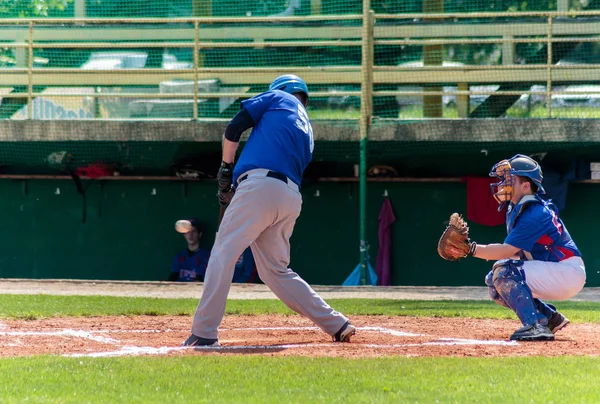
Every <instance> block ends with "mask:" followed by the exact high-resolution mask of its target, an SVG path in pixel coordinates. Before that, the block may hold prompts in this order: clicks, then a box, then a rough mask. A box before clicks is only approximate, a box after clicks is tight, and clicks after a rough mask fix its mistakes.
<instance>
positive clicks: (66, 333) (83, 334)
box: [0, 329, 120, 345]
mask: <svg viewBox="0 0 600 404" xmlns="http://www.w3.org/2000/svg"><path fill="white" fill-rule="evenodd" d="M2 335H5V336H19V337H25V336H29V337H31V336H36V337H43V336H48V337H76V338H83V339H89V340H91V341H96V342H101V343H103V344H113V345H114V344H118V343H119V342H120V341H119V340H116V339H113V338H107V337H102V336H95V335H92V333H91V332H88V331H83V330H78V331H75V330H70V329H65V330H61V331H0V336H2Z"/></svg>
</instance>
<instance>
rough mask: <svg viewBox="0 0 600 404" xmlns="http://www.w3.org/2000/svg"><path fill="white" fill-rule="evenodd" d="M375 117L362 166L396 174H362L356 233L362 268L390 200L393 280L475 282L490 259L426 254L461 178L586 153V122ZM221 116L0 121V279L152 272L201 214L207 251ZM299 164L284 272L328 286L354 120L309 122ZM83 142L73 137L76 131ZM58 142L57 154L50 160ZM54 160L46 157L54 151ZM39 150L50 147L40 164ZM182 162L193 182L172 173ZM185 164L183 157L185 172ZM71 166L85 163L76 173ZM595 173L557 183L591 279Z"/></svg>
mask: <svg viewBox="0 0 600 404" xmlns="http://www.w3.org/2000/svg"><path fill="white" fill-rule="evenodd" d="M501 123H502V125H500V124H499V120H478V119H471V120H444V119H440V120H435V119H433V120H428V121H415V122H405V121H396V120H394V121H392V120H377V121H376V122H375V124H374V126H373V130H372V134H371V139H370V141H369V156H368V157H369V166H373V165H389V166H393V167H394V168H395V169H396V170H397V172H398V175H397V177H393V178H388V177H379V178H374V177H370V178H369V182H368V187H367V192H368V195H367V197H368V199H367V209H368V210H367V223H366V226H367V240H368V241H369V243H370V249H369V254H370V257H371V264H372V265H374V264H375V259H376V255H377V249H378V242H377V231H378V220H377V219H378V215H379V211H380V209H381V205H382V203H383V200H384V198H385V196H384V195H387V196H389V197H390V199H391V202H392V205H393V208H394V212H395V215H396V219H397V220H396V222H395V223H394V225H393V227H392V228H393V234H392V241H393V253H392V257H391V258H392V280H393V284H394V285H431V286H437V285H453V286H459V285H482V282H483V276H484V275H485V273H486V272H487V271H488V268H489V266H490V265H491V263H485V262H483V261H481V260H465V261H464V262H461V263H449V262H445V261H443V260H442V259H441V258H439V256H438V255H437V252H436V245H437V240H438V238H439V235H440V234H441V231H442V230H443V228H444V226H445V224H444V222H445V221H446V220H447V218H448V216H449V214H450V213H452V212H454V211H458V212H465V211H466V192H465V183H464V182H461V178H462V177H463V176H466V175H476V176H486V175H487V173H488V170H489V168H490V167H491V166H492V165H493V164H494V163H495V162H497V161H498V160H500V159H502V158H507V157H511V156H513V155H514V154H516V153H525V154H533V153H545V156H544V159H543V160H542V165H543V166H545V165H546V166H548V167H551V168H552V169H554V170H558V171H561V170H563V171H564V170H566V169H567V167H568V166H569V164H571V162H572V161H573V159H575V158H578V159H580V160H581V159H584V160H586V161H594V160H596V161H598V160H600V144H599V141H598V139H596V138H595V136H594V135H593V134H594V133H597V132H598V130H599V129H600V128H599V127H598V125H600V124H599V123H598V122H597V121H596V120H589V119H582V120H577V119H568V120H556V119H552V120H545V119H541V120H527V119H523V120H518V119H511V120H502V121H501ZM225 124H226V123H225V122H203V121H199V122H190V121H186V122H183V121H164V122H153V121H143V122H142V121H140V122H133V121H96V120H94V121H81V120H80V121H66V120H57V121H36V120H33V121H4V122H3V124H2V125H1V126H0V139H2V140H3V142H2V148H0V158H1V159H2V161H3V166H2V168H1V174H0V187H1V189H2V196H3V197H2V198H0V204H2V209H0V216H1V218H0V219H1V222H2V223H3V231H2V238H3V240H2V241H3V242H2V243H0V250H1V251H0V277H3V278H75V279H131V280H164V279H166V277H167V275H168V271H169V266H170V263H171V259H172V257H173V255H174V254H175V252H176V251H177V250H178V249H181V248H182V246H183V240H182V239H181V237H180V235H179V234H177V233H176V232H175V231H174V230H173V224H174V222H175V220H177V219H179V218H181V217H182V216H188V215H195V216H198V217H199V218H200V219H201V220H204V221H206V223H207V225H208V226H207V232H206V237H205V238H204V240H203V242H204V246H205V247H210V245H211V243H212V235H214V232H215V230H216V223H217V216H218V211H219V207H218V204H217V201H216V198H215V196H214V195H215V183H214V180H212V179H211V178H210V177H211V176H213V175H214V174H215V173H216V169H217V167H218V161H219V160H218V159H219V152H220V136H221V134H222V133H223V129H224V125H225ZM313 127H314V132H315V138H316V145H315V154H314V160H313V163H311V165H310V167H309V169H308V170H307V173H306V178H305V180H306V181H305V184H304V188H303V197H304V206H303V212H302V215H301V217H300V219H299V221H298V224H297V226H296V229H295V233H294V235H293V238H292V262H291V267H292V268H293V269H294V270H296V271H298V272H299V273H300V274H301V275H302V276H303V277H304V278H305V279H306V280H307V281H308V282H310V283H313V284H324V285H327V284H341V283H342V282H343V280H344V279H345V278H346V276H347V275H348V274H349V273H350V272H351V271H352V269H353V268H354V267H355V266H356V263H357V262H358V259H359V250H358V244H359V220H358V212H359V200H358V199H359V198H358V196H359V184H358V181H357V178H356V177H355V176H354V164H355V163H356V162H357V161H358V152H359V144H358V138H359V135H358V127H357V123H356V122H355V121H339V120H338V121H315V122H314V124H313ZM84 139H86V140H84ZM61 151H68V153H67V154H66V155H62V154H61V153H60V152H61ZM57 155H58V156H63V157H65V156H66V157H65V159H64V160H60V159H59V160H56V156H57ZM49 156H54V158H55V159H54V160H52V159H50V160H52V161H50V160H49ZM97 161H103V162H110V164H111V166H112V168H113V169H115V170H117V171H118V172H119V174H120V175H118V176H103V177H100V178H97V179H94V180H88V179H86V177H85V176H82V177H81V182H80V184H79V185H80V186H77V183H76V182H75V181H73V179H72V176H71V174H72V172H73V171H74V170H77V169H79V168H82V167H84V168H85V167H88V166H90V165H92V166H93V165H94V163H95V162H97ZM190 162H194V164H193V167H192V168H194V169H195V170H196V171H198V172H200V173H204V174H200V177H205V178H201V179H188V180H184V179H182V178H180V177H178V176H177V175H176V172H175V170H177V169H180V168H181V167H185V166H186V165H187V164H189V163H190ZM189 167H191V166H188V168H189ZM80 173H85V171H83V172H82V171H80ZM598 200H600V187H599V186H598V184H597V181H594V180H584V181H578V182H573V183H570V184H569V191H568V195H567V206H566V208H565V210H564V211H563V212H562V217H563V218H564V220H565V222H566V224H567V227H568V229H569V231H570V232H571V234H572V235H573V237H574V239H575V240H576V242H577V243H578V245H579V247H580V249H581V251H582V253H583V255H584V259H585V262H586V265H587V270H588V282H587V286H598V284H600V277H599V276H598V275H597V273H598V271H599V270H600V253H599V252H598V251H597V249H596V248H595V233H594V232H595V228H596V227H597V226H598V225H599V224H600V223H597V222H600V217H599V216H598V215H597V213H596V209H597V206H598ZM471 230H472V235H473V238H474V239H476V240H477V241H480V242H482V243H488V242H493V241H497V240H501V239H503V237H504V234H505V230H504V228H503V226H495V227H486V226H481V225H477V224H471Z"/></svg>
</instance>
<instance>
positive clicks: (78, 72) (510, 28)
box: [0, 0, 600, 172]
mask: <svg viewBox="0 0 600 404" xmlns="http://www.w3.org/2000/svg"><path fill="white" fill-rule="evenodd" d="M371 8H372V10H373V12H374V13H375V18H374V27H375V29H374V36H373V37H372V38H371V40H372V43H373V49H374V52H373V90H374V94H373V103H372V104H373V111H372V112H373V116H374V123H373V125H374V128H378V127H382V126H390V125H400V126H401V125H410V124H411V122H414V121H422V120H426V121H428V120H438V119H439V118H450V119H455V118H465V119H467V118H499V121H498V123H497V125H498V128H500V127H501V126H502V121H501V120H503V119H506V118H509V119H511V118H512V119H517V118H519V119H520V118H532V119H535V118H597V117H600V112H599V111H600V109H599V108H598V106H599V105H600V85H598V75H597V68H598V65H600V47H599V46H598V40H597V32H598V30H599V29H600V28H599V27H600V14H599V15H597V16H596V15H594V14H593V13H592V14H590V13H588V14H581V12H590V11H594V10H600V0H590V1H586V2H583V1H581V2H580V1H577V2H575V1H570V0H546V1H529V2H523V1H516V0H515V1H512V0H511V1H494V0H464V1H452V0H446V1H441V0H374V1H372V4H371ZM555 11H571V12H572V14H570V15H568V16H565V15H553V16H549V15H548V14H546V12H555ZM362 12H363V10H362V1H360V0H359V1H354V0H353V1H344V2H343V1H340V0H261V1H255V0H252V1H251V0H237V1H236V0H187V1H184V0H168V1H167V0H160V1H158V0H128V1H124V0H53V1H43V0H19V1H13V2H6V1H5V2H0V15H2V17H3V18H24V19H27V18H32V17H35V18H41V19H42V21H36V22H35V23H34V24H33V25H32V26H31V27H30V26H29V24H28V21H27V20H24V21H21V22H18V23H17V22H14V21H13V22H9V21H4V23H3V22H2V21H1V20H0V69H2V74H1V75H0V97H2V96H4V98H2V100H1V104H0V119H12V120H24V119H34V120H64V119H69V120H85V121H88V120H99V119H109V120H140V119H143V120H159V121H168V120H171V119H178V120H181V119H184V120H189V119H198V120H223V121H224V122H226V121H227V120H228V119H230V118H231V117H232V116H233V115H234V114H235V113H236V112H237V111H238V110H239V106H240V102H241V100H243V99H245V98H247V97H249V96H251V95H252V94H256V93H259V92H261V91H264V90H265V89H266V88H267V86H268V84H269V82H270V81H271V80H272V79H273V78H275V77H276V76H277V75H279V74H283V73H296V74H298V75H300V76H302V77H303V78H304V79H305V80H306V81H307V83H308V86H309V90H310V91H311V94H312V96H311V102H310V106H309V114H310V116H311V119H312V120H314V121H318V120H333V121H335V125H333V124H332V125H333V126H331V127H332V128H333V129H327V128H328V127H327V126H326V125H323V126H322V127H321V130H320V131H319V132H317V133H315V136H316V140H317V142H318V147H317V152H316V154H315V161H317V162H327V161H329V162H339V163H347V164H349V165H350V166H353V165H354V164H357V163H358V161H359V148H358V119H359V118H360V90H361V83H362V81H363V76H362V74H361V64H362V63H363V62H362V49H361V41H362V39H363V29H362V23H363V21H362V16H361V14H362ZM535 12H537V14H536V13H535ZM467 13H468V14H467ZM473 13H480V14H473ZM432 14H436V15H435V16H434V17H429V18H428V16H431V15H432ZM285 16H294V17H298V18H297V19H294V20H289V21H282V20H278V19H277V18H278V17H285ZM319 16H321V17H319ZM444 16H447V17H445V18H444ZM189 17H215V18H220V19H221V20H215V21H211V22H208V21H205V20H203V21H202V22H200V23H199V24H198V26H197V29H196V26H195V25H194V23H193V22H192V21H190V20H185V18H189ZM230 17H237V18H238V19H237V20H235V21H224V20H222V19H223V18H230ZM254 17H272V18H271V19H269V20H263V21H260V22H257V21H254V20H253V19H252V18H254ZM276 17H277V18H276ZM301 17H310V18H306V19H302V18H301ZM338 17H339V18H338ZM549 17H550V18H549ZM44 18H47V19H48V20H47V22H45V21H46V20H44ZM52 18H69V19H70V18H94V19H98V20H96V21H88V22H85V23H83V22H78V23H69V22H64V21H61V22H56V21H52V20H51V19H52ZM104 18H131V19H134V20H133V21H129V22H127V21H120V22H116V21H104V22H103V21H101V19H104ZM149 18H152V19H155V20H149V21H143V20H141V19H149ZM177 18H179V19H180V20H176V19H177ZM30 29H31V30H30ZM196 33H197V37H196ZM30 40H32V44H33V45H32V48H31V53H32V56H33V58H32V60H30V59H31V58H30V57H29V52H30V48H29V45H30ZM549 44H550V46H549ZM196 82H197V84H195V83H196ZM194 92H197V97H196V98H194V96H193V94H194ZM220 94H223V95H222V96H221V95H220ZM82 125H83V124H82ZM344 127H346V128H347V130H346V132H344V129H343V128H344ZM73 131H74V132H73V133H70V134H69V135H68V136H65V137H64V138H63V139H56V141H65V142H70V143H68V144H69V145H71V147H77V153H72V154H73V155H74V156H77V157H76V159H77V160H72V161H73V164H76V165H79V166H80V165H85V164H89V163H90V162H94V161H100V162H106V163H110V164H115V165H119V166H121V167H130V166H131V167H139V170H143V171H145V172H149V171H152V169H153V167H154V168H155V169H156V170H158V172H164V168H165V167H166V166H168V164H167V163H165V162H166V161H169V162H170V163H173V161H171V160H173V159H176V157H174V152H172V151H168V150H171V149H177V148H180V149H185V148H187V147H188V146H189V144H190V142H192V141H193V139H175V140H172V141H173V142H174V143H175V144H177V145H176V146H169V145H168V143H169V141H168V140H166V139H163V138H160V140H156V139H155V140H153V139H148V138H143V139H137V140H136V139H130V140H127V141H126V142H124V143H118V142H116V141H112V140H110V141H109V140H107V141H105V142H104V143H103V142H99V141H97V140H96V142H98V143H92V142H91V141H89V139H87V138H86V135H85V133H84V132H77V129H76V127H74V128H73ZM400 132H401V131H400ZM500 132H501V131H500V130H498V131H497V132H494V131H493V130H492V131H490V132H489V133H488V134H487V135H488V136H489V137H488V138H487V139H479V140H477V141H473V142H471V143H469V142H468V141H467V142H461V143H460V144H457V143H456V138H455V137H454V136H450V135H448V131H443V130H438V127H436V126H432V127H431V129H430V130H429V133H430V136H429V137H428V138H427V139H418V140H412V139H407V138H398V139H394V141H389V137H386V136H383V137H378V135H373V136H371V137H370V142H369V151H370V152H369V161H370V162H371V163H373V164H374V163H380V164H385V163H390V164H392V163H395V162H401V161H402V160H403V159H406V158H408V157H410V156H413V155H422V156H427V155H432V156H433V155H439V154H442V153H446V152H448V151H453V152H460V153H464V154H465V155H469V153H473V152H476V153H477V152H479V151H480V150H481V149H482V148H488V147H491V145H494V142H496V141H497V140H498V136H500V134H499V133H500ZM331 133H335V136H333V137H332V135H331ZM197 135H198V136H199V137H201V138H203V137H211V136H212V137H213V138H211V139H216V140H211V141H210V142H204V143H203V145H205V146H206V145H207V144H209V143H211V142H212V143H218V137H219V136H220V133H218V134H216V138H214V136H215V134H214V133H199V134H197ZM544 135H545V139H544V141H545V142H546V146H547V147H555V148H556V149H557V150H558V149H560V147H562V146H561V145H562V144H563V143H564V142H563V139H562V138H561V133H560V130H559V129H556V133H554V132H552V131H550V132H546V133H545V134H544ZM23 136H25V137H24V138H23V139H22V140H23V141H28V140H31V143H28V144H26V145H23V146H21V145H19V144H18V143H10V142H9V140H10V141H14V139H1V140H3V141H4V146H3V147H2V148H1V149H0V164H3V165H4V166H5V167H9V166H15V165H20V164H22V163H24V162H27V161H29V160H32V161H33V160H35V161H37V162H39V161H41V159H43V158H44V156H47V155H48V154H49V153H50V154H51V153H53V152H56V151H57V150H58V151H60V150H61V148H60V147H59V148H58V149H57V148H56V147H54V145H51V144H44V143H41V142H39V141H38V139H27V137H26V136H27V135H26V134H24V135H23ZM204 140H206V139H204ZM463 140H464V139H463ZM136 141H137V142H139V144H135V145H133V144H132V142H136ZM548 141H550V143H551V144H553V145H555V146H548V144H550V143H548ZM552 141H555V142H554V143H552ZM17 142H18V141H17ZM78 142H88V143H83V144H82V145H78ZM152 142H156V146H154V148H153V149H152V150H153V151H152V152H148V151H147V150H146V147H152V146H151V145H152V144H153V143H152ZM160 142H164V144H162V143H160ZM186 142H187V143H186ZM561 142H563V143H561ZM539 143H543V142H539ZM123 144H126V145H128V146H129V147H128V148H126V149H127V153H128V154H127V156H128V157H127V158H126V157H124V155H123V154H122V153H121V152H115V150H123V149H122V146H123ZM591 144H592V143H586V142H583V143H581V144H579V145H580V146H582V147H583V146H589V145H591ZM75 145H78V146H75ZM217 146H218V145H217ZM319 146H320V147H319ZM496 146H498V145H497V144H496ZM514 146H515V143H513V144H512V145H507V146H506V147H505V150H506V151H508V150H512V148H513V147H514ZM211 147H212V146H211ZM502 147H504V146H502ZM519 147H522V148H524V149H531V150H537V149H538V148H539V144H538V143H535V142H522V143H520V144H519ZM214 149H215V150H216V151H217V152H218V147H215V148H214ZM157 150H161V153H163V155H161V157H160V158H159V157H157V156H156V155H154V154H153V153H154V152H156V153H158V152H157ZM215 150H212V149H211V148H210V147H208V148H206V147H204V148H201V150H199V151H198V153H205V154H210V153H213V152H214V151H215ZM68 151H69V152H70V150H68ZM136 153H137V154H136ZM175 154H176V153H175ZM183 154H185V152H183ZM132 156H133V157H132ZM150 156H152V157H150ZM165 156H170V157H165ZM163 157H164V160H161V158H163ZM151 158H155V159H157V160H156V162H155V163H156V164H155V165H154V166H152V164H151V163H149V161H150V159H151ZM128 159H129V160H128ZM169 159H170V160H169ZM131 161H134V162H135V163H132V162H131ZM76 162H77V163H76ZM159 166H160V167H161V168H160V169H158V168H157V167H159ZM161 170H163V171H161ZM134 171H135V170H134Z"/></svg>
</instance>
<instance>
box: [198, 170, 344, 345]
mask: <svg viewBox="0 0 600 404" xmlns="http://www.w3.org/2000/svg"><path fill="white" fill-rule="evenodd" d="M267 172H268V170H263V169H256V170H250V171H248V172H247V173H245V174H248V177H247V179H245V180H244V181H242V182H240V183H239V185H238V187H237V190H236V193H235V195H234V197H233V200H232V201H231V203H230V205H229V207H228V208H227V210H226V211H225V215H224V216H223V220H222V221H221V225H220V227H219V232H218V233H217V237H216V240H215V244H214V246H213V249H212V251H211V256H210V260H209V262H208V268H207V270H206V275H205V277H204V287H203V291H202V297H201V299H200V303H199V304H198V308H197V309H196V313H195V314H194V322H193V324H192V334H194V335H196V336H198V337H202V338H211V339H214V338H218V328H219V325H220V324H221V321H222V320H223V316H224V314H225V304H226V302H227V295H228V294H229V289H230V286H231V281H232V279H233V272H234V269H235V263H236V261H237V259H238V257H239V256H240V255H241V254H242V253H243V252H244V250H245V249H246V248H248V246H250V247H251V248H252V253H253V255H254V259H255V261H256V267H257V270H258V275H259V276H260V278H261V279H262V281H263V282H264V283H265V284H266V285H267V286H268V287H269V288H270V289H271V291H272V292H273V293H274V294H275V295H276V296H277V297H278V298H279V299H280V300H281V301H282V302H283V303H284V304H285V305H286V306H288V307H289V308H290V309H292V310H294V311H295V312H297V313H299V314H302V315H303V316H305V317H307V318H309V319H310V320H312V321H313V322H314V323H315V324H317V325H318V326H319V327H320V328H321V329H322V330H323V331H324V332H326V333H327V334H329V335H335V334H336V333H337V332H338V331H339V330H340V328H342V326H343V325H344V324H345V323H346V321H348V319H347V318H346V317H345V316H344V315H342V314H341V313H339V312H337V311H335V310H333V309H332V308H331V307H330V306H329V305H328V304H327V303H325V301H324V300H323V299H322V298H321V297H320V296H319V295H318V294H317V293H316V292H315V291H314V290H313V289H312V288H311V287H310V286H309V285H308V284H307V283H306V282H305V281H304V280H303V279H302V278H300V276H298V274H296V273H295V272H293V271H292V270H291V269H289V268H288V265H289V260H290V237H291V235H292V232H293V230H294V225H295V223H296V219H297V218H298V216H299V215H300V210H301V207H302V196H301V194H300V192H299V190H298V186H297V185H296V184H294V183H293V182H292V181H290V180H288V183H287V184H286V183H285V182H283V181H281V180H279V179H276V178H271V177H267V176H266V174H267ZM245 174H244V175H245ZM244 175H242V176H240V178H243V176H244Z"/></svg>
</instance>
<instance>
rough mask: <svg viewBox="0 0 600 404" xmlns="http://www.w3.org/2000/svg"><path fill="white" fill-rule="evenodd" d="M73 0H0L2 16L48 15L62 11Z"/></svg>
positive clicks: (0, 13)
mask: <svg viewBox="0 0 600 404" xmlns="http://www.w3.org/2000/svg"><path fill="white" fill-rule="evenodd" d="M72 2H73V0H0V15H2V16H3V18H27V17H48V16H49V14H54V13H53V11H58V12H63V11H65V10H66V9H67V7H68V6H69V3H72Z"/></svg>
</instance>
